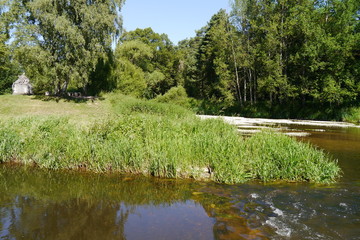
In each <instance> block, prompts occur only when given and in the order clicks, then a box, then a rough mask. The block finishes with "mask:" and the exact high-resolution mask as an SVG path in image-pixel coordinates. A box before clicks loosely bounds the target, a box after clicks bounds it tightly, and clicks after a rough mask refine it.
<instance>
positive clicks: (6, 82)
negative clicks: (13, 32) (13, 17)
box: [0, 1, 19, 94]
mask: <svg viewBox="0 0 360 240" xmlns="http://www.w3.org/2000/svg"><path fill="white" fill-rule="evenodd" d="M5 3H6V1H0V94H3V93H10V92H11V86H12V83H13V82H14V80H16V76H17V75H18V74H19V69H18V67H17V65H16V64H15V63H14V62H13V61H12V56H11V52H10V49H9V46H8V44H6V42H7V41H8V40H9V29H8V24H9V22H8V20H9V19H8V17H9V16H8V12H7V11H6V4H5Z"/></svg>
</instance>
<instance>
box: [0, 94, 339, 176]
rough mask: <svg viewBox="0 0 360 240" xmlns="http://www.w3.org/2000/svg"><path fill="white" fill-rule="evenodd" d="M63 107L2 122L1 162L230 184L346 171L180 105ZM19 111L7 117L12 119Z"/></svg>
mask: <svg viewBox="0 0 360 240" xmlns="http://www.w3.org/2000/svg"><path fill="white" fill-rule="evenodd" d="M2 98H3V96H0V103H1V102H2ZM5 98H11V97H10V96H7V97H5ZM15 98H16V99H17V100H18V101H19V102H18V104H21V107H23V108H24V109H27V108H26V107H25V106H26V104H28V102H29V101H30V102H31V103H33V102H32V101H35V102H36V104H39V105H44V108H46V107H45V106H46V105H47V104H51V105H52V106H56V104H58V103H56V102H46V101H40V100H34V99H32V97H23V98H17V97H15ZM19 99H22V100H23V101H21V100H19ZM93 104H95V105H94V106H93ZM1 105H3V104H1ZM59 107H61V108H65V109H67V110H68V111H66V112H67V114H66V115H65V116H59V115H62V114H56V113H54V114H51V115H50V116H46V114H36V115H34V114H29V115H30V116H27V115H28V114H18V115H17V117H16V118H14V117H6V118H3V117H2V118H1V120H0V139H1V142H0V161H1V162H9V161H17V162H20V163H23V164H35V165H37V166H39V167H41V168H49V169H86V170H91V171H95V172H106V171H114V172H126V173H135V174H142V175H151V176H158V177H170V178H175V177H182V178H188V177H193V178H199V179H201V178H211V179H212V180H214V181H217V182H224V183H240V182H245V181H247V180H252V179H259V180H262V181H272V180H285V181H310V182H332V181H335V180H336V178H337V177H338V176H339V172H340V169H339V167H338V166H337V164H336V163H335V162H333V161H331V160H329V157H328V156H327V155H326V154H324V153H323V152H322V151H319V150H317V149H315V148H314V147H312V146H310V145H309V144H305V143H300V142H297V141H296V140H295V139H292V138H289V137H286V136H283V135H280V134H277V133H273V132H263V133H260V134H257V135H254V136H253V137H250V138H246V139H244V138H242V137H241V136H239V135H238V134H237V132H236V129H235V128H234V127H233V126H229V125H227V124H225V123H224V122H222V121H220V120H206V121H203V120H200V119H198V118H197V117H196V116H195V115H194V114H193V113H192V112H190V111H188V110H186V109H184V108H182V107H179V106H174V105H169V104H163V103H156V102H151V101H142V100H138V99H134V98H131V97H127V96H122V95H117V94H111V95H107V96H105V100H103V101H99V102H96V103H71V102H60V105H59ZM71 109H81V110H80V112H81V114H79V115H77V116H74V115H73V114H71ZM96 109H99V112H98V114H95V113H96V111H97V110H96ZM12 111H15V110H9V111H8V112H7V113H5V114H3V115H7V116H11V114H12ZM58 111H59V112H60V113H61V110H58ZM25 112H26V111H25ZM95 116H97V117H95ZM77 120H78V121H79V122H80V123H82V124H76V122H77Z"/></svg>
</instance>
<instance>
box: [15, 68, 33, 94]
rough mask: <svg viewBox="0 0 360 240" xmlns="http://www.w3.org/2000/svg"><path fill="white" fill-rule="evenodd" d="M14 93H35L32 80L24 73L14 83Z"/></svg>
mask: <svg viewBox="0 0 360 240" xmlns="http://www.w3.org/2000/svg"><path fill="white" fill-rule="evenodd" d="M12 90H13V95H31V94H33V91H32V85H31V83H30V80H29V79H28V78H27V77H26V76H25V73H23V74H22V75H21V76H19V78H18V80H16V81H15V82H14V83H13V85H12Z"/></svg>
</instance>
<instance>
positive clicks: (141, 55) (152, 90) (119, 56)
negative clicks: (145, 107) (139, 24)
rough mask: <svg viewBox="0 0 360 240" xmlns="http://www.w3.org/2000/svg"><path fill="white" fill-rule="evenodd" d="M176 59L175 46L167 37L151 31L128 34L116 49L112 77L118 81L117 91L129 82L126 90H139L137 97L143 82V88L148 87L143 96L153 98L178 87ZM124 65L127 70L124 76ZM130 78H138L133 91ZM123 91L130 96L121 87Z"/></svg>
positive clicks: (137, 30) (141, 30)
mask: <svg viewBox="0 0 360 240" xmlns="http://www.w3.org/2000/svg"><path fill="white" fill-rule="evenodd" d="M175 56H176V52H175V49H174V47H173V44H172V43H171V41H170V40H169V38H168V36H167V35H166V34H158V33H155V32H154V31H153V30H152V29H151V28H145V29H136V30H134V31H130V32H125V33H124V34H123V35H122V36H121V38H120V42H119V44H118V46H117V48H116V59H115V70H114V74H113V77H114V78H115V79H117V80H116V82H117V83H118V88H119V86H120V85H122V84H123V83H124V82H128V84H126V86H128V87H127V88H128V89H131V88H134V89H137V91H136V93H135V95H137V96H139V94H140V92H139V91H140V89H141V88H139V87H134V86H135V85H139V84H140V82H142V84H141V86H145V89H142V90H143V93H142V94H140V95H141V96H142V97H146V98H154V97H156V96H157V95H159V94H164V93H165V92H166V91H168V90H169V89H170V88H171V87H173V86H175V85H177V83H176V82H175V76H176V75H177V68H176V57H175ZM125 63H126V64H125ZM124 64H125V65H126V66H128V67H127V68H126V69H127V70H126V72H127V74H125V75H124V73H125V72H124V71H125V68H124V66H125V65H124ZM130 66H131V67H130ZM131 75H133V76H137V77H136V79H133V86H132V87H130V85H131V77H130V78H128V77H126V76H131ZM119 84H120V85H119ZM120 90H122V91H123V92H124V93H125V92H128V93H129V91H124V89H123V87H120ZM142 90H141V91H142Z"/></svg>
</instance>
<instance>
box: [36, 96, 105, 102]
mask: <svg viewBox="0 0 360 240" xmlns="http://www.w3.org/2000/svg"><path fill="white" fill-rule="evenodd" d="M33 99H34V100H41V101H44V102H59V101H60V100H63V101H65V102H73V103H86V102H95V101H99V100H100V101H103V100H105V98H103V97H94V96H80V97H71V96H45V95H34V96H33Z"/></svg>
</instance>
